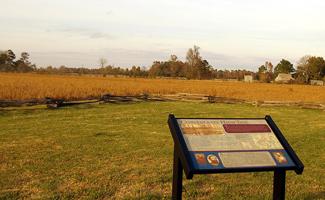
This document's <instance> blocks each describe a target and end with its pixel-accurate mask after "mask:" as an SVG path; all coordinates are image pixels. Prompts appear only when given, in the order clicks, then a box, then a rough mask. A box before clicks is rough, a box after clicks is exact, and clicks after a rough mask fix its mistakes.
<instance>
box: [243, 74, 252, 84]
mask: <svg viewBox="0 0 325 200" xmlns="http://www.w3.org/2000/svg"><path fill="white" fill-rule="evenodd" d="M244 81H245V82H246V83H252V82H253V76H252V75H244Z"/></svg>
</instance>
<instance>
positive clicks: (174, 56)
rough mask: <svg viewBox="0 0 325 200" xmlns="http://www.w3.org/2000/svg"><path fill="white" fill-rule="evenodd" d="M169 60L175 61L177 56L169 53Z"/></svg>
mask: <svg viewBox="0 0 325 200" xmlns="http://www.w3.org/2000/svg"><path fill="white" fill-rule="evenodd" d="M170 61H172V62H176V61H177V56H176V55H174V54H173V55H170Z"/></svg>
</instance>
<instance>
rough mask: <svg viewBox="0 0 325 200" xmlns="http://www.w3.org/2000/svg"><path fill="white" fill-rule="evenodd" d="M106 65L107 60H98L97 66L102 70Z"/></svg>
mask: <svg viewBox="0 0 325 200" xmlns="http://www.w3.org/2000/svg"><path fill="white" fill-rule="evenodd" d="M106 63H107V60H106V59H105V58H100V59H99V64H100V66H101V67H102V68H103V67H105V64H106Z"/></svg>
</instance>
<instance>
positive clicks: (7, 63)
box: [0, 50, 36, 72]
mask: <svg viewBox="0 0 325 200" xmlns="http://www.w3.org/2000/svg"><path fill="white" fill-rule="evenodd" d="M35 70H36V65H35V64H31V62H30V61H29V53H27V52H22V53H21V54H20V58H19V59H16V55H15V53H14V52H13V51H12V50H7V51H0V71H5V72H31V71H35Z"/></svg>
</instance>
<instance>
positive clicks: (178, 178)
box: [172, 145, 183, 200]
mask: <svg viewBox="0 0 325 200" xmlns="http://www.w3.org/2000/svg"><path fill="white" fill-rule="evenodd" d="M182 187H183V167H182V163H181V160H180V158H179V153H178V150H177V148H176V146H175V145H174V163H173V189H172V190H173V191H172V199H173V200H181V199H182Z"/></svg>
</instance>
